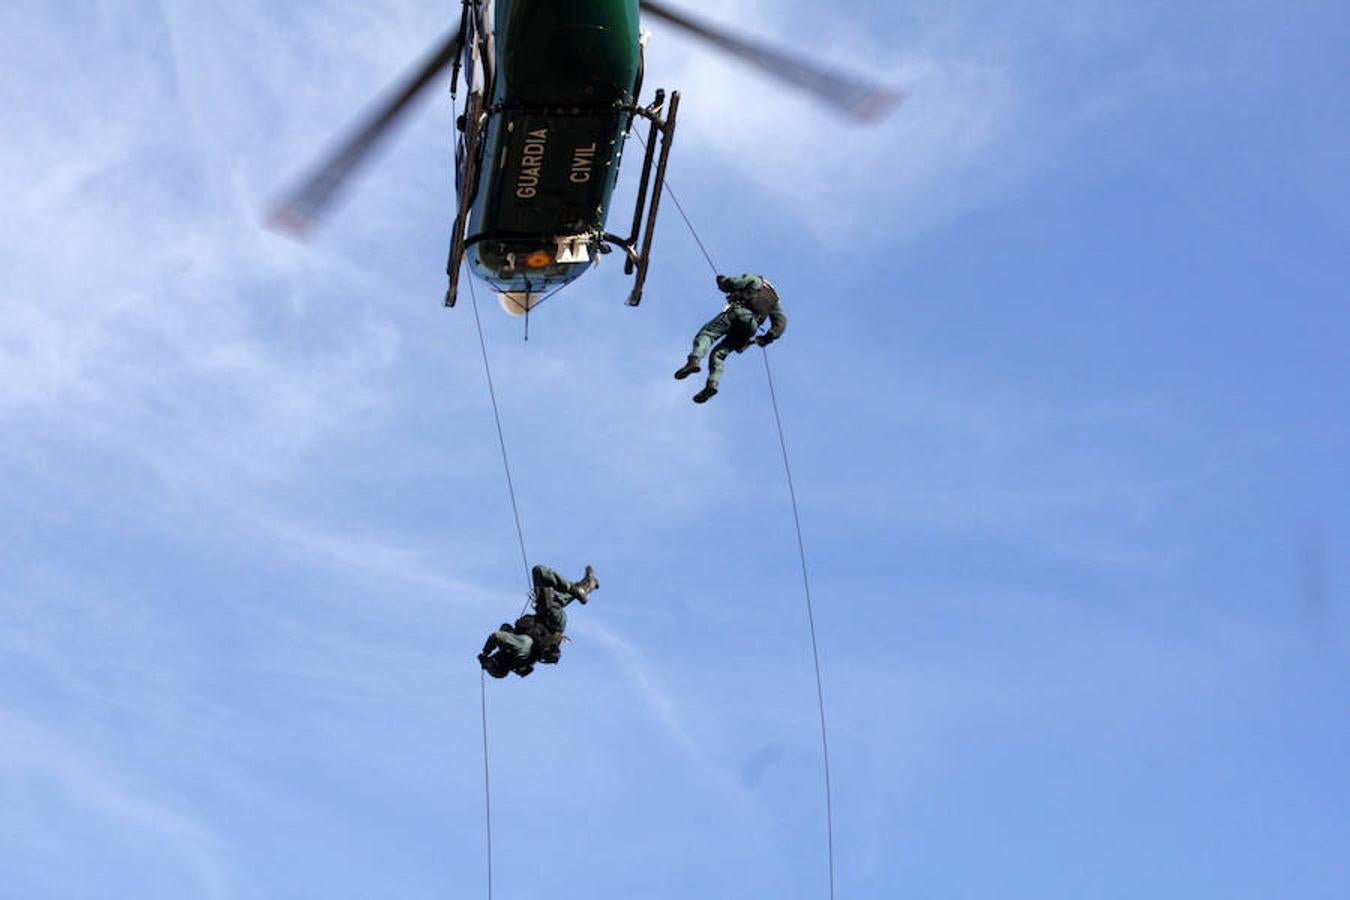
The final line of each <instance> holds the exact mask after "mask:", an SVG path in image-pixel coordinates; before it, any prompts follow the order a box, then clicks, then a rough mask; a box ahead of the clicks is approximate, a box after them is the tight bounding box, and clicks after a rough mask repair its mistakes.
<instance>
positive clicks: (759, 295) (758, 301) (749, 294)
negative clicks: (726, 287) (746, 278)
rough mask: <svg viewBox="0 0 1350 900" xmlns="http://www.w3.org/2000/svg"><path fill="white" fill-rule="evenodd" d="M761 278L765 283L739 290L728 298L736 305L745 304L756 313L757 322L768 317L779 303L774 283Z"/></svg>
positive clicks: (744, 305)
mask: <svg viewBox="0 0 1350 900" xmlns="http://www.w3.org/2000/svg"><path fill="white" fill-rule="evenodd" d="M760 280H761V281H762V282H763V283H762V284H761V285H760V286H759V287H757V288H745V289H744V290H739V291H737V292H736V293H734V294H732V295H731V296H730V297H729V298H727V299H728V300H729V301H730V302H731V303H733V304H735V305H736V306H743V307H745V308H746V309H748V310H750V312H752V313H754V314H755V322H756V323H762V322H763V321H764V320H765V319H767V318H768V317H769V313H771V312H773V308H774V306H775V305H776V304H777V303H778V292H777V291H776V290H774V288H773V285H771V284H769V282H768V281H767V280H765V279H760Z"/></svg>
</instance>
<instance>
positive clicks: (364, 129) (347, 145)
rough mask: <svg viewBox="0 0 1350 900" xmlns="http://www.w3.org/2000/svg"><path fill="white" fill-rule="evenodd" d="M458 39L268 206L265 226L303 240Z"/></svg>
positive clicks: (453, 52) (451, 55) (445, 62)
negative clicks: (273, 203)
mask: <svg viewBox="0 0 1350 900" xmlns="http://www.w3.org/2000/svg"><path fill="white" fill-rule="evenodd" d="M462 42H463V37H462V34H461V33H460V32H455V33H453V34H451V35H449V36H447V37H446V38H445V40H443V41H442V42H441V43H440V45H438V46H437V47H436V49H435V52H433V53H432V54H431V55H429V56H428V57H427V58H426V60H425V61H424V62H423V63H422V64H421V65H420V66H418V67H417V69H416V70H415V71H413V72H411V73H410V74H409V75H408V76H407V77H406V78H405V79H404V80H403V81H402V82H401V83H400V84H399V86H398V87H397V88H396V89H395V90H394V91H392V92H391V93H390V95H389V97H388V99H386V100H385V101H384V102H383V103H382V104H380V105H379V106H378V107H377V108H376V109H375V111H374V112H372V113H371V114H370V115H369V116H368V117H367V118H366V120H365V121H364V122H363V123H362V124H361V125H360V126H359V127H358V128H356V129H355V130H354V131H353V132H352V134H351V136H350V137H348V138H347V139H346V141H344V142H343V143H342V144H341V145H339V146H338V148H337V149H336V150H334V151H333V152H331V153H330V154H329V155H328V156H327V157H326V158H325V159H324V161H323V162H322V163H321V164H320V165H318V166H317V167H316V168H315V169H314V171H313V172H311V173H310V175H309V177H308V178H306V179H305V180H304V181H302V182H301V183H300V184H299V186H298V187H296V188H295V189H294V190H293V191H291V193H290V194H288V195H287V197H286V199H285V200H284V201H282V202H281V203H279V204H277V205H276V206H275V207H273V209H272V211H271V212H270V213H269V214H268V216H267V222H268V224H269V225H270V226H271V227H273V228H275V229H277V230H278V231H284V232H286V233H288V234H290V235H292V236H293V237H298V238H302V237H304V236H305V234H306V233H307V232H308V231H309V227H310V226H311V225H312V224H314V222H315V221H316V220H317V219H319V218H320V217H321V216H322V215H323V214H324V212H325V211H326V210H327V209H328V207H329V205H330V204H331V203H332V202H333V198H334V197H335V196H336V195H337V193H338V191H339V189H341V187H342V186H343V184H345V183H346V181H347V180H348V178H350V177H351V174H352V172H353V171H355V169H356V168H357V167H358V166H360V165H361V163H362V162H363V161H364V160H365V159H366V157H367V156H368V155H369V154H370V151H371V150H372V149H373V148H374V147H375V145H376V144H378V143H379V141H380V139H381V138H383V137H384V136H385V135H386V134H387V133H388V132H389V130H390V127H391V126H392V125H393V124H394V123H395V121H396V120H397V119H398V117H399V116H400V115H402V113H403V112H404V110H406V109H407V108H408V104H410V103H411V102H412V101H413V100H414V99H415V98H416V97H417V95H418V94H420V93H421V92H422V90H423V89H424V88H425V87H426V86H427V85H428V84H430V83H431V80H432V79H433V78H435V77H436V76H437V75H439V74H440V73H441V72H442V71H444V70H445V68H446V67H447V66H449V65H450V63H452V62H453V61H454V59H455V57H456V56H458V55H459V51H460V47H461V46H462Z"/></svg>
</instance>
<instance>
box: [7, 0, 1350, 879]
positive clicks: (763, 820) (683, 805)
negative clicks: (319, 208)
mask: <svg viewBox="0 0 1350 900" xmlns="http://www.w3.org/2000/svg"><path fill="white" fill-rule="evenodd" d="M454 15H455V13H454V11H453V9H451V8H450V6H449V5H448V4H424V3H414V2H403V0H389V2H381V3H377V4H373V5H369V6H366V7H362V8H355V7H353V6H352V5H350V4H341V3H336V2H329V0H313V2H306V3H303V4H301V3H292V4H279V3H272V2H265V0H239V2H236V3H232V4H226V5H219V4H216V5H209V4H194V3H188V2H175V0H162V2H157V3H146V2H140V0H124V2H122V3H117V4H112V3H104V2H85V3H67V2H46V3H40V4H39V3H27V2H19V3H10V4H8V5H6V6H5V7H4V9H3V11H0V25H3V27H2V28H0V60H2V61H0V100H3V105H4V108H5V110H6V117H7V126H8V127H7V128H6V137H5V140H4V142H3V143H0V184H2V185H3V188H4V196H5V198H6V201H7V207H8V210H7V215H6V216H5V217H4V219H3V224H0V261H3V264H4V271H5V273H6V276H7V277H6V278H5V279H4V283H3V285H0V428H2V429H3V434H4V435H5V438H6V439H5V440H3V441H0V897H5V898H9V897H15V898H36V897H42V898H63V900H64V898H120V897H137V898H181V897H188V896H190V897H204V898H246V900H252V898H292V897H294V898H302V897H314V896H328V897H370V896H391V897H407V898H418V897H427V898H430V897H443V896H475V895H480V896H481V895H485V894H486V884H485V878H484V829H483V790H482V755H481V734H480V730H479V712H480V710H479V677H478V674H477V667H476V664H475V662H474V659H473V654H474V653H475V652H476V650H477V648H478V646H479V645H480V643H481V641H482V639H483V636H484V635H485V633H486V632H487V630H488V629H490V628H491V627H492V626H494V625H495V624H496V623H498V622H500V621H502V620H504V619H509V618H510V617H511V616H512V615H513V614H514V613H515V612H516V611H518V610H519V608H520V606H521V604H522V602H523V599H524V598H523V596H522V595H523V590H524V583H525V576H524V573H523V572H522V571H521V562H520V555H519V550H518V548H517V544H516V537H515V530H514V525H513V522H512V519H511V511H510V507H509V504H508V500H507V494H506V488H505V484H504V482H503V479H502V475H501V463H500V459H499V456H498V450H497V444H496V433H495V429H494V425H493V419H492V412H491V408H490V405H489V403H488V396H487V389H486V384H485V382H484V379H483V371H482V365H481V361H480V359H479V356H478V344H477V334H476V332H475V330H474V325H473V318H472V313H471V311H470V310H469V309H468V308H467V306H466V305H464V304H462V305H461V306H460V308H458V309H455V310H445V309H443V308H441V305H440V298H441V295H442V293H443V290H444V285H443V275H442V267H443V262H444V256H445V249H446V244H447V233H448V227H449V215H450V209H451V206H450V203H451V201H450V196H449V183H450V173H449V152H448V135H449V134H450V133H451V113H450V111H449V109H448V104H447V102H446V99H445V98H444V97H441V98H437V99H432V100H430V101H429V102H427V103H426V104H425V105H424V108H423V109H422V110H421V112H420V114H419V115H417V116H416V117H415V118H414V121H413V122H412V123H411V124H410V126H409V128H408V129H406V131H405V132H404V133H403V134H402V135H401V136H400V137H399V139H398V140H397V141H396V142H394V143H393V144H392V145H391V146H390V147H389V148H388V152H386V153H385V154H384V155H383V157H382V159H381V162H380V164H379V165H378V166H376V167H374V168H372V169H371V170H370V171H369V172H368V174H367V176H366V177H365V178H363V179H362V181H361V183H360V184H359V185H358V186H357V188H356V189H355V190H353V191H352V192H351V193H350V194H349V196H348V198H347V202H346V203H345V205H344V206H343V208H342V210H341V213H340V214H339V215H338V216H337V217H335V218H334V220H333V221H332V222H331V223H330V224H329V225H327V226H326V227H325V228H324V229H323V230H321V231H320V232H319V234H318V235H317V236H316V238H315V240H313V241H312V242H311V243H310V244H309V245H308V246H296V245H293V244H291V243H288V242H286V241H284V240H283V239H281V238H278V237H277V236H275V235H272V234H270V233H268V232H266V231H264V230H262V229H260V228H259V226H258V220H259V215H260V212H261V210H262V209H264V208H265V206H266V202H267V200H268V199H269V198H270V197H272V196H274V194H275V193H276V192H277V191H278V190H279V189H280V188H281V187H282V186H283V185H284V184H285V183H286V181H287V179H288V178H290V177H291V176H292V175H294V174H295V173H296V172H298V171H299V170H301V169H302V168H303V166H304V164H305V163H306V162H307V161H308V160H310V159H311V158H312V157H313V155H314V154H316V153H317V152H318V151H319V150H320V149H321V148H322V147H323V146H324V145H325V144H326V142H327V141H328V140H329V139H330V137H331V136H332V135H333V134H334V133H335V132H336V131H337V130H339V129H340V128H341V127H342V126H343V125H344V124H345V123H346V122H347V121H349V119H350V118H351V117H352V116H353V115H354V114H356V113H357V112H358V111H359V110H360V109H361V108H363V106H364V104H365V103H366V102H367V101H368V100H369V99H370V98H371V97H372V96H373V95H374V94H376V93H377V92H378V91H379V90H380V89H381V88H382V86H383V85H384V84H386V83H387V82H388V81H389V80H390V79H391V78H392V77H393V76H394V75H395V74H396V73H398V72H399V71H400V70H401V69H402V68H403V67H404V66H405V65H406V64H407V63H408V61H410V60H412V59H414V58H416V57H417V56H418V54H420V53H421V52H422V50H423V49H424V47H425V46H426V45H427V44H429V43H430V42H431V40H432V39H433V36H434V35H436V34H439V33H440V32H441V31H442V30H443V29H444V28H445V27H446V26H447V24H448V22H449V21H450V20H451V19H452V18H453V17H454ZM709 15H712V13H709ZM715 15H716V17H717V18H718V19H720V20H722V21H725V22H728V23H732V24H736V25H740V26H742V27H745V28H747V29H753V30H755V31H756V32H757V33H760V34H762V35H764V36H766V37H770V38H773V39H776V40H781V41H784V42H795V43H806V44H808V45H813V46H815V47H817V48H818V52H819V54H820V55H821V56H823V57H824V56H828V57H832V58H836V59H839V60H840V61H841V62H843V63H846V64H847V65H849V66H850V67H852V68H854V69H856V70H860V71H865V72H872V73H875V74H877V75H878V76H879V77H883V78H887V79H889V80H890V81H891V82H892V83H895V84H899V85H902V86H905V87H907V88H908V89H909V90H910V91H911V97H910V100H909V101H908V102H907V104H906V105H905V106H904V107H903V108H902V109H901V110H900V111H899V112H898V113H897V114H896V115H895V116H893V117H892V118H891V119H889V120H888V121H886V122H885V123H883V124H882V125H880V126H879V127H876V128H873V129H870V130H859V129H856V128H854V127H851V126H849V125H847V124H844V123H841V122H839V121H838V120H837V119H835V118H833V117H831V116H830V115H829V114H827V113H823V112H821V111H819V110H817V109H816V108H814V107H813V106H811V105H810V104H809V103H808V102H806V101H802V100H799V99H797V98H796V97H794V96H792V95H788V94H784V93H781V92H780V91H778V90H777V89H776V88H775V87H774V86H772V85H770V84H768V83H766V82H764V81H762V80H760V79H759V78H758V77H757V76H755V75H753V74H749V73H747V72H745V71H743V70H742V69H739V68H737V67H736V66H734V65H733V64H731V63H724V62H722V61H719V60H717V59H714V58H712V57H710V56H708V55H706V54H704V53H702V52H701V51H699V50H697V49H696V48H694V47H693V46H692V45H690V44H689V43H687V42H686V41H685V40H684V39H683V38H681V37H680V36H678V35H676V34H673V33H671V32H670V31H669V30H667V29H662V28H659V27H658V26H657V25H652V26H651V28H652V30H653V32H654V33H655V37H654V41H653V44H652V46H651V48H650V51H649V74H648V78H647V84H648V86H649V87H655V86H658V85H664V86H667V87H678V88H681V89H682V90H683V91H684V105H683V107H682V110H681V120H682V121H681V132H680V134H679V136H678V139H677V143H676V149H675V156H674V159H673V162H672V171H671V177H672V179H673V181H674V184H675V187H676V189H677V190H678V192H679V194H680V197H681V200H682V201H683V202H684V203H685V206H686V208H687V209H688V210H689V212H690V214H691V216H692V217H693V218H694V220H695V223H696V225H697V226H698V228H699V229H700V232H701V234H702V236H703V238H704V240H705V241H706V242H707V243H708V245H709V248H710V250H711V252H712V253H713V255H714V258H715V259H716V260H717V262H718V265H719V266H720V267H721V268H723V269H724V270H725V271H732V272H739V271H757V272H763V273H764V274H766V275H768V276H769V277H770V278H772V279H773V280H774V282H775V284H777V285H778V286H779V288H780V289H781V292H782V294H783V296H784V300H785V304H786V307H787V311H788V313H789V315H790V317H791V324H790V327H789V331H788V333H787V336H786V338H785V339H784V340H783V342H781V343H780V344H778V345H775V347H774V348H773V349H772V351H771V353H772V356H771V359H772V363H773V366H774V372H775V378H776V382H777V385H778V390H779V397H780V400H781V404H782V409H783V417H784V424H785V427H786V429H787V436H788V441H789V444H790V448H791V451H792V456H793V465H794V474H795V476H796V480H797V488H798V494H799V499H800V502H801V511H802V517H803V527H804V532H805V539H806V545H807V550H808V554H809V556H810V567H811V574H812V585H813V594H814V598H815V603H816V618H817V623H818V626H819V638H820V647H821V655H822V662H823V666H824V679H825V693H826V700H827V703H828V711H829V723H830V728H831V732H830V736H831V751H832V759H833V763H834V773H833V774H834V787H835V826H836V828H835V839H836V863H837V880H838V888H839V891H838V895H839V896H840V897H841V898H843V897H858V898H863V897H868V898H870V897H876V898H890V897H915V898H925V900H947V898H962V900H964V898H994V897H997V898H1023V897H1025V898H1044V897H1047V896H1052V897H1075V898H1136V897H1139V896H1141V895H1147V896H1153V897H1177V898H1183V897H1184V898H1188V900H1189V898H1195V897H1214V898H1225V900H1228V898H1251V900H1264V898H1273V897H1280V898H1333V897H1334V898H1340V897H1343V896H1345V895H1346V893H1347V891H1350V863H1347V858H1346V855H1345V853H1344V848H1345V847H1346V846H1347V845H1348V844H1350V820H1348V819H1347V817H1346V815H1345V807H1346V804H1347V801H1348V800H1350V766H1347V765H1346V759H1347V758H1350V727H1347V712H1346V710H1347V709H1348V708H1350V703H1348V702H1347V701H1350V676H1348V675H1347V661H1350V652H1347V640H1346V638H1347V634H1346V615H1345V609H1344V597H1345V591H1346V578H1347V566H1346V561H1347V557H1348V556H1350V519H1348V518H1347V513H1346V510H1347V509H1348V508H1350V483H1347V482H1348V479H1347V474H1346V466H1345V462H1344V460H1345V459H1346V458H1347V455H1348V454H1350V428H1348V427H1347V424H1346V416H1345V413H1344V411H1345V410H1346V409H1347V407H1350V377H1347V375H1346V373H1345V367H1344V361H1343V359H1344V350H1343V347H1344V344H1345V335H1346V332H1347V326H1348V325H1350V315H1348V314H1347V312H1346V310H1345V303H1344V299H1345V285H1346V284H1347V283H1348V282H1350V256H1347V253H1346V246H1347V239H1348V238H1350V218H1348V217H1347V210H1348V209H1350V176H1348V175H1347V168H1346V166H1345V162H1344V161H1345V160H1346V159H1347V158H1350V107H1347V104H1346V100H1345V97H1344V82H1345V64H1344V48H1345V46H1346V45H1347V43H1350V17H1348V16H1347V14H1346V12H1345V10H1344V8H1343V5H1342V4H1335V3H1331V2H1291V3H1280V4H1276V3H1271V2H1230V3H1208V2H1200V3H1192V4H1186V5H1184V6H1182V7H1176V6H1174V5H1170V6H1169V5H1160V4H1145V5H1139V4H1133V5H1121V4H1111V3H1105V2H1095V0H1070V2H1066V3H1056V4H1048V3H1041V4H1024V5H1020V6H1013V7H1009V6H1006V5H997V4H973V3H963V2H955V3H934V2H921V3H915V4H903V5H893V4H864V3H861V2H856V0H846V2H844V3H841V4H836V5H835V6H834V7H831V8H830V9H825V8H823V7H820V6H818V5H812V4H806V3H797V2H793V0H756V2H747V0H736V2H730V3H726V4H722V5H721V6H720V7H719V8H718V9H717V10H716V13H715ZM624 175H625V176H626V178H625V181H626V182H627V183H628V186H627V187H625V188H624V190H626V191H631V179H632V178H633V177H634V176H635V171H634V170H633V169H632V168H630V169H629V170H627V171H625V173H624ZM611 259H612V258H611ZM625 296H626V281H625V279H624V277H623V275H622V272H621V270H620V267H619V266H617V265H608V264H607V265H605V266H603V267H602V268H600V269H599V270H597V271H596V272H594V273H591V274H589V275H587V276H586V277H585V279H584V280H582V281H581V282H579V283H578V284H577V285H575V286H573V287H572V288H570V289H569V290H568V292H567V293H566V294H563V295H561V296H560V297H558V298H557V300H556V301H550V304H549V305H548V306H546V307H545V308H544V309H542V310H541V311H540V312H539V313H538V314H537V315H536V316H534V317H533V318H532V320H531V327H530V340H529V342H528V343H526V342H524V341H523V340H522V337H523V333H522V329H521V323H520V321H519V320H515V319H509V318H507V317H505V316H502V315H500V314H499V313H496V312H495V309H494V308H493V307H494V304H493V303H492V301H491V300H490V298H488V297H486V296H485V295H484V292H482V291H481V290H480V303H482V305H483V312H484V316H485V326H486V327H487V329H488V335H487V336H488V341H489V346H490V351H491V354H492V360H493V365H494V372H495V375H496V380H497V387H498V391H499V395H500V400H501V403H502V411H503V425H504V429H505V432H506V436H507V440H508V443H509V446H510V451H511V457H512V463H513V467H514V471H515V475H516V490H517V493H518V496H519V498H520V504H521V511H522V514H523V518H524V529H525V536H526V541H527V544H528V548H529V553H530V555H531V557H532V559H533V560H535V561H540V562H545V563H547V564H549V565H552V566H554V567H556V568H559V569H561V570H563V571H564V572H565V573H574V574H575V573H579V571H580V568H581V567H582V566H583V565H584V564H585V563H588V562H589V563H592V564H594V565H595V566H596V568H597V570H598V571H599V573H600V578H601V580H602V582H603V588H602V589H601V591H600V592H599V593H598V594H597V595H596V600H595V602H594V603H592V604H591V605H589V606H587V607H585V608H584V609H579V610H578V611H577V612H576V614H574V615H573V616H572V627H571V631H572V634H573V639H574V643H573V644H572V645H571V646H570V647H569V648H568V650H567V656H566V660H565V661H564V663H563V664H562V665H560V666H558V667H556V668H553V669H547V670H543V671H540V672H539V673H538V674H537V675H536V676H534V677H531V678H529V679H528V680H525V681H518V680H511V681H507V682H502V683H493V684H490V685H489V686H488V687H489V705H490V715H491V737H492V766H493V784H492V786H493V815H494V825H495V829H494V842H495V848H496V853H497V870H496V879H495V896H497V897H500V898H507V900H509V898H523V897H528V896H534V895H535V894H536V893H537V892H538V890H539V885H540V883H541V880H542V881H547V882H548V891H549V893H550V894H551V895H552V896H554V897H558V898H574V897H575V898H583V897H584V898H590V897H595V896H605V895H616V896H641V897H646V898H655V900H660V898H676V897H679V898H685V897H692V896H709V897H719V898H751V897H754V898H762V897H781V898H817V897H823V896H826V889H827V885H826V869H825V846H824V843H825V841H824V838H825V834H824V818H823V798H822V796H821V794H822V789H821V780H820V758H819V736H818V732H817V721H816V707H815V694H814V691H815V684H814V676H813V674H812V669H811V657H810V646H809V638H808V634H807V631H806V619H805V612H804V608H803V604H802V594H801V582H800V573H799V570H798V567H797V558H796V548H795V536H794V532H793V529H792V519H791V509H790V506H789V504H788V498H787V493H786V487H785V484H784V481H783V476H782V469H781V465H780V461H779V458H778V446H777V437H776V434H775V432H774V431H773V419H772V415H771V412H770V410H769V407H768V393H767V387H766V384H765V379H764V374H763V370H762V366H761V365H760V363H759V361H758V360H757V359H754V358H753V357H752V356H750V355H747V356H742V357H737V358H734V359H733V360H732V361H731V364H730V366H729V369H728V374H727V377H726V379H725V381H724V384H723V391H722V393H721V395H719V396H718V397H717V399H716V400H715V401H714V402H713V403H711V404H709V405H708V406H706V407H695V406H693V405H692V404H691V403H690V402H689V399H688V397H689V394H691V393H692V392H693V390H694V387H691V386H690V385H689V384H688V383H677V382H675V381H674V380H672V379H671V378H670V372H671V371H673V370H674V368H675V367H676V366H678V365H679V364H680V362H681V361H682V359H683V356H684V354H685V352H686V349H687V342H688V340H689V338H690V337H691V336H692V334H693V332H694V330H695V329H696V328H697V327H698V326H699V324H701V323H702V321H703V320H704V319H706V318H707V317H708V316H709V315H711V314H712V313H713V312H714V311H716V309H717V308H718V301H717V295H716V292H715V289H714V288H713V285H712V280H711V274H710V272H709V271H708V269H707V266H706V264H705V263H704V262H703V260H702V258H701V256H700V255H699V252H698V249H697V247H696V246H695V245H694V243H693V242H692V240H691V239H690V238H689V236H688V234H687V233H686V232H685V231H684V229H683V224H682V223H681V222H680V221H679V219H678V217H677V216H676V215H675V214H674V209H673V208H670V207H668V208H667V215H666V216H665V219H664V221H663V222H662V223H661V226H660V230H659V233H658V238H657V260H656V263H655V265H654V268H653V273H652V279H651V282H650V283H649V287H648V292H647V298H646V301H645V302H644V304H643V306H642V307H641V308H640V309H638V310H632V309H628V308H626V307H624V306H623V298H624V297H625ZM466 299H467V298H466Z"/></svg>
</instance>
